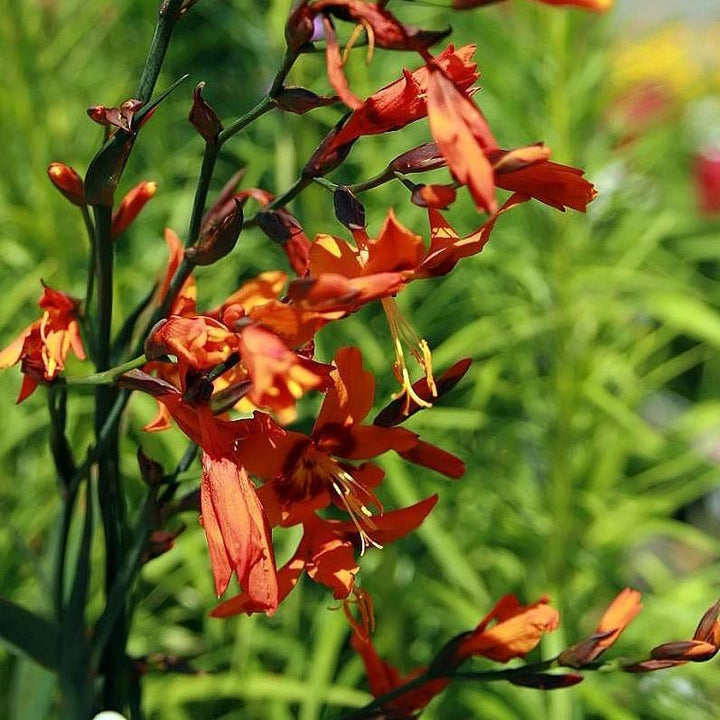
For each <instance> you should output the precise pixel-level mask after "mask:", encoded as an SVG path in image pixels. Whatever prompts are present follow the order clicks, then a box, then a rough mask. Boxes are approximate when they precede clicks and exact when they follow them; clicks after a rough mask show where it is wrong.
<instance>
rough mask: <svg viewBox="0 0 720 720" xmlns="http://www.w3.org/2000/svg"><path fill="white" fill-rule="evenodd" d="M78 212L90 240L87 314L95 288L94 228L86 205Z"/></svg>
mask: <svg viewBox="0 0 720 720" xmlns="http://www.w3.org/2000/svg"><path fill="white" fill-rule="evenodd" d="M80 211H81V213H82V218H83V222H84V223H85V230H86V231H87V235H88V239H89V240H90V262H89V263H88V273H87V286H86V290H85V312H89V309H90V303H91V302H92V296H93V290H94V286H95V258H96V255H97V250H96V248H95V227H94V225H93V221H92V218H91V217H90V211H89V210H88V207H87V205H83V206H82V207H81V208H80Z"/></svg>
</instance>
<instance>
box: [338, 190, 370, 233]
mask: <svg viewBox="0 0 720 720" xmlns="http://www.w3.org/2000/svg"><path fill="white" fill-rule="evenodd" d="M333 200H334V204H335V217H336V218H337V219H338V221H339V222H341V223H342V224H343V225H344V226H345V227H346V228H348V230H361V229H362V228H364V227H365V206H364V205H363V204H362V203H361V202H360V201H359V200H358V199H357V198H356V197H355V195H353V193H352V192H351V191H350V190H349V189H348V188H346V187H345V186H344V185H341V186H339V187H338V188H336V189H335V193H334V195H333Z"/></svg>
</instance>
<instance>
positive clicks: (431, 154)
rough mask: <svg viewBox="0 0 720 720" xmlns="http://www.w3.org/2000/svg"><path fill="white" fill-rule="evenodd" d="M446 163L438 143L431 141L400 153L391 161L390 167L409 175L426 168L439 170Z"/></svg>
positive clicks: (423, 170)
mask: <svg viewBox="0 0 720 720" xmlns="http://www.w3.org/2000/svg"><path fill="white" fill-rule="evenodd" d="M445 165H447V162H446V161H445V158H444V157H443V156H442V154H441V153H440V150H439V149H438V146H437V143H434V142H429V143H425V144H424V145H420V146H418V147H416V148H413V149H412V150H408V151H407V152H404V153H403V154H402V155H398V156H397V157H396V158H395V159H394V160H393V161H392V162H391V163H390V168H392V169H393V170H394V171H395V172H399V173H403V175H409V174H411V173H417V172H425V171H426V170H437V169H438V168H441V167H445Z"/></svg>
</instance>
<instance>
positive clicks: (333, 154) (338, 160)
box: [302, 113, 357, 178]
mask: <svg viewBox="0 0 720 720" xmlns="http://www.w3.org/2000/svg"><path fill="white" fill-rule="evenodd" d="M349 117H350V113H348V114H347V115H345V116H343V117H342V118H341V119H340V121H339V122H338V123H337V125H335V127H334V128H333V129H332V130H331V131H330V132H329V133H328V134H327V135H326V136H325V138H324V139H323V141H322V142H321V143H320V145H318V147H317V150H315V152H314V153H313V154H312V157H311V158H310V159H309V160H308V161H307V164H306V165H305V167H304V168H303V171H302V174H303V176H304V177H309V178H315V177H322V176H323V175H327V174H328V173H329V172H331V171H332V170H334V169H335V168H336V167H338V166H339V165H341V164H342V162H343V161H344V160H345V158H346V157H347V156H348V154H349V152H350V150H351V149H352V146H353V144H354V142H355V140H351V141H350V142H348V143H345V144H344V145H340V146H339V147H333V141H334V140H335V137H336V136H337V134H338V133H339V132H340V130H341V128H342V126H343V125H344V124H345V123H346V122H347V119H348V118H349ZM355 139H357V138H355Z"/></svg>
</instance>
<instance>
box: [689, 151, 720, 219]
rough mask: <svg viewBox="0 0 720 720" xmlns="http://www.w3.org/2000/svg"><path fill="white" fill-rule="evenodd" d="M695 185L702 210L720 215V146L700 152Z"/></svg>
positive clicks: (697, 160)
mask: <svg viewBox="0 0 720 720" xmlns="http://www.w3.org/2000/svg"><path fill="white" fill-rule="evenodd" d="M695 186H696V188H697V193H698V205H699V207H700V212H702V213H703V214H704V215H707V216H709V217H710V216H714V215H720V147H716V148H713V149H712V150H706V151H704V152H700V153H698V155H697V157H696V158H695Z"/></svg>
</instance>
